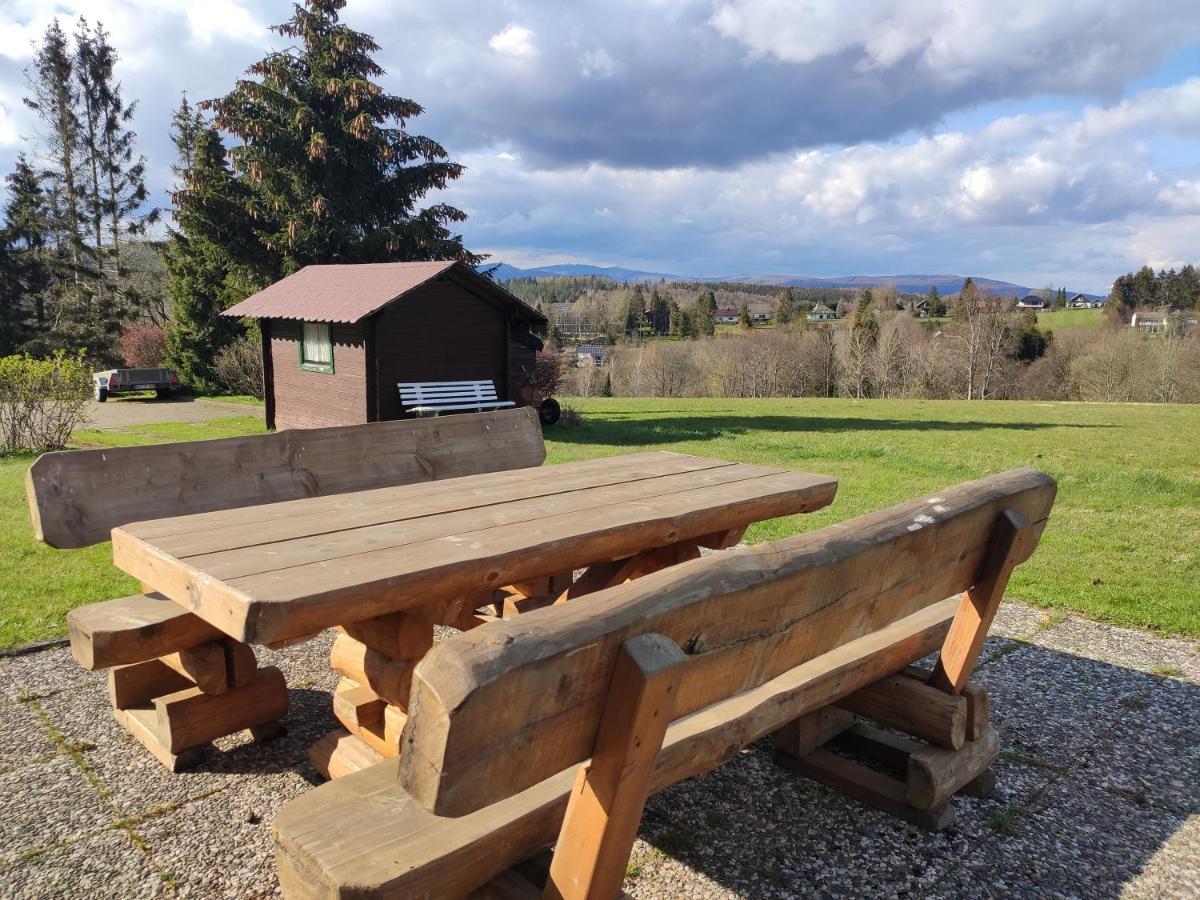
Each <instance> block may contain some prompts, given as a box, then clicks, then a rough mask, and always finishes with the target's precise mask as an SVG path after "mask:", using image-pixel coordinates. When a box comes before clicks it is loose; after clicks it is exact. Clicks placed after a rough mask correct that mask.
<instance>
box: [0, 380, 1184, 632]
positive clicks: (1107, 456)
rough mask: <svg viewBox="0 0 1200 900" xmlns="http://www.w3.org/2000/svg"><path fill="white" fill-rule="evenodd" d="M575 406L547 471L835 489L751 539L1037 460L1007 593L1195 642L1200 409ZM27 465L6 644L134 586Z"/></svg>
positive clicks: (594, 402)
mask: <svg viewBox="0 0 1200 900" xmlns="http://www.w3.org/2000/svg"><path fill="white" fill-rule="evenodd" d="M572 405H574V406H576V408H578V409H580V410H581V411H582V412H583V413H584V417H585V422H584V424H583V425H582V426H579V427H577V428H570V429H566V428H561V427H560V428H554V429H550V431H549V433H548V434H547V444H548V449H549V462H551V463H560V462H566V461H569V460H575V459H586V458H590V457H596V456H607V455H612V454H617V453H630V452H634V451H636V450H643V449H659V450H677V451H681V452H686V453H696V454H701V455H706V456H715V457H720V458H724V459H731V460H738V461H743V462H754V463H762V464H768V465H777V466H783V467H786V468H791V469H799V470H805V471H811V472H819V473H824V474H829V475H834V476H836V477H837V478H838V479H839V483H840V487H839V489H838V496H837V499H836V500H835V501H834V503H833V505H832V506H831V507H830V508H829V509H827V510H824V511H822V512H820V513H817V514H815V515H811V516H801V517H792V518H788V519H779V520H775V521H773V522H767V523H763V524H760V525H758V526H755V527H754V528H753V529H751V531H750V532H749V533H748V535H747V539H749V540H765V539H773V538H779V537H783V536H786V535H788V534H792V533H795V532H796V531H801V530H805V529H809V528H816V527H820V526H822V525H825V524H828V523H830V522H834V521H837V520H840V519H845V518H849V517H851V516H855V515H859V514H861V513H865V512H869V511H871V510H874V509H878V508H880V507H882V506H885V505H887V504H889V503H896V502H900V501H903V500H908V499H912V498H914V497H918V496H921V495H923V494H928V493H930V492H933V491H936V490H938V489H939V488H941V487H944V486H946V485H949V484H952V483H955V482H959V481H964V480H967V479H970V478H977V477H979V476H981V475H985V474H989V473H992V472H996V471H999V470H1001V469H1005V468H1009V467H1011V466H1019V465H1031V466H1036V467H1038V468H1040V469H1044V470H1045V471H1047V472H1049V473H1051V474H1052V475H1054V476H1055V477H1056V478H1057V479H1058V481H1059V486H1060V491H1059V499H1058V503H1057V505H1056V506H1055V511H1054V515H1053V518H1052V521H1051V523H1050V526H1049V527H1048V528H1047V530H1046V535H1045V538H1044V540H1043V543H1042V547H1041V549H1040V550H1039V552H1038V553H1037V555H1036V556H1035V557H1034V558H1033V560H1031V561H1030V562H1029V563H1028V564H1026V565H1025V566H1022V567H1021V569H1019V570H1018V571H1017V574H1016V575H1015V576H1014V578H1013V581H1012V584H1011V587H1010V591H1009V593H1010V595H1011V596H1014V597H1020V598H1022V599H1024V600H1026V601H1028V602H1030V603H1034V604H1037V605H1039V606H1044V607H1051V608H1063V609H1072V610H1077V611H1079V612H1081V613H1083V614H1084V615H1087V616H1090V617H1092V618H1095V619H1100V620H1104V621H1108V622H1114V623H1117V624H1121V625H1131V626H1137V627H1143V628H1150V629H1154V630H1157V631H1161V632H1165V633H1170V634H1179V635H1185V636H1189V637H1197V636H1200V602H1198V601H1197V592H1196V585H1197V583H1198V582H1200V469H1198V467H1197V464H1196V441H1195V437H1194V436H1195V435H1198V434H1200V407H1196V406H1152V405H1143V404H1085V403H1035V402H987V403H979V402H973V403H971V402H964V401H902V400H897V401H891V400H864V401H853V400H642V399H623V398H610V399H589V400H578V401H572ZM261 427H262V425H261V422H260V421H259V420H258V419H256V418H255V417H254V416H233V417H226V418H221V419H214V420H212V421H210V422H206V423H203V424H200V425H183V424H167V425H162V424H156V425H143V426H138V427H136V428H131V429H125V430H120V431H105V432H91V431H89V432H80V433H79V434H78V435H77V437H78V439H79V440H80V441H82V442H86V443H89V444H103V445H109V446H120V445H129V444H135V443H155V442H162V441H170V440H198V439H203V438H212V437H226V436H230V435H234V434H249V433H253V432H255V431H257V430H259V429H261ZM1189 436H1191V437H1190V439H1189ZM29 462H30V459H29V458H28V457H25V458H11V459H5V460H0V559H3V561H4V566H3V567H2V568H0V646H3V645H11V644H16V643H22V642H25V641H31V640H36V639H39V638H43V637H50V636H54V635H59V634H62V633H63V632H64V631H65V626H64V624H63V616H64V615H65V614H66V611H67V610H69V609H71V608H72V607H74V606H77V605H80V604H82V603H86V602H91V601H95V600H104V599H107V598H109V597H117V596H121V595H122V594H125V593H131V592H134V591H136V590H137V586H136V584H135V583H134V582H133V580H132V579H129V578H127V577H126V576H124V575H122V574H121V573H120V572H118V571H117V570H116V569H114V568H113V567H112V565H111V562H110V559H111V556H110V553H111V551H110V548H109V546H108V545H107V544H104V545H101V546H98V547H92V548H88V549H86V550H72V551H56V550H51V549H49V548H47V547H44V546H42V545H41V544H38V543H36V542H34V541H33V539H32V537H31V535H30V528H29V516H28V512H27V510H26V506H25V495H24V484H23V479H24V474H25V469H26V468H27V466H28V465H29Z"/></svg>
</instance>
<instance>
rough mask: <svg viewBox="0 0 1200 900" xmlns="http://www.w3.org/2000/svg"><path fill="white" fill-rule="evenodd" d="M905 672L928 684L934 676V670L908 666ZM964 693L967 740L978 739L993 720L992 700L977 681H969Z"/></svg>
mask: <svg viewBox="0 0 1200 900" xmlns="http://www.w3.org/2000/svg"><path fill="white" fill-rule="evenodd" d="M904 674H906V675H908V676H909V677H910V678H915V679H917V680H918V681H923V682H925V683H926V684H928V683H929V679H930V678H932V677H933V670H932V669H924V668H921V667H920V666H908V667H907V668H906V669H905V670H904ZM962 695H963V696H964V697H966V698H967V740H968V741H977V740H979V738H980V737H981V736H982V735H983V731H984V728H985V727H986V726H987V725H988V723H989V722H990V721H991V715H992V713H991V708H992V707H991V701H990V700H989V699H988V693H987V689H986V688H984V686H983V685H982V684H979V683H978V682H975V681H968V682H967V686H966V687H964V688H963V691H962Z"/></svg>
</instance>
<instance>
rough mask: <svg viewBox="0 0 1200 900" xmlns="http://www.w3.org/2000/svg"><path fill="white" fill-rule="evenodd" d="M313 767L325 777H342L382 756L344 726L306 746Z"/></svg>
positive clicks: (365, 766) (367, 765) (368, 765)
mask: <svg viewBox="0 0 1200 900" xmlns="http://www.w3.org/2000/svg"><path fill="white" fill-rule="evenodd" d="M308 758H309V760H310V761H311V762H312V764H313V768H314V769H316V770H317V771H318V772H320V773H321V774H322V775H324V776H325V777H326V778H329V779H334V778H342V777H344V776H346V775H351V774H353V773H354V772H361V771H362V770H363V769H366V768H368V767H370V766H373V765H376V764H378V763H381V762H383V760H384V756H383V754H381V753H378V752H376V751H375V750H372V749H371V748H370V747H369V746H367V744H366V743H365V742H364V741H363V740H362V739H360V738H358V737H355V736H354V735H352V734H351V733H350V732H348V731H346V730H345V729H344V728H339V729H337V730H336V731H331V732H329V734H327V735H325V737H323V738H321V739H320V740H319V741H317V742H316V743H315V744H313V745H312V746H311V747H309V748H308Z"/></svg>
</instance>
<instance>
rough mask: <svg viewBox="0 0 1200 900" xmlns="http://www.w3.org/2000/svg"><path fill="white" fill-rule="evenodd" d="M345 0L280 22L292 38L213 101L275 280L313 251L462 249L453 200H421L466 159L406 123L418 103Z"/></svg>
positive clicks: (309, 0) (344, 257)
mask: <svg viewBox="0 0 1200 900" xmlns="http://www.w3.org/2000/svg"><path fill="white" fill-rule="evenodd" d="M345 5H346V3H345V0H306V2H305V3H304V4H303V5H299V4H297V5H296V6H295V7H294V12H293V15H292V17H291V18H290V19H289V20H288V21H287V22H284V23H283V24H282V25H279V26H276V28H275V30H276V31H277V32H278V33H279V34H281V35H283V36H284V37H286V38H288V39H290V40H292V41H294V42H295V45H294V46H292V47H290V48H289V49H287V50H283V51H280V52H277V53H271V54H270V55H269V56H267V57H266V58H265V59H263V60H261V61H259V62H257V63H255V64H254V65H253V66H251V67H250V70H249V75H250V76H252V77H250V78H244V79H242V80H239V81H238V82H237V84H236V86H235V87H234V89H233V90H232V91H231V92H230V93H229V94H227V95H226V96H224V97H221V98H219V99H217V100H213V101H209V103H208V104H206V105H207V106H208V107H209V108H211V109H212V110H213V111H214V112H215V124H216V126H217V127H218V128H220V129H222V130H223V131H226V132H228V133H229V134H231V135H233V136H234V137H236V138H237V139H238V140H239V141H240V142H241V143H240V144H239V145H237V146H234V147H232V148H231V150H230V158H231V160H232V162H233V167H234V170H235V172H236V173H237V174H238V176H240V177H241V178H242V179H244V182H245V184H246V186H247V188H248V190H249V192H250V202H249V203H248V204H247V206H246V208H245V209H244V210H243V211H242V212H241V216H242V218H243V219H244V220H245V221H246V223H247V224H248V226H249V230H250V231H251V232H252V234H253V236H254V238H255V240H256V242H257V243H258V244H259V246H260V247H261V248H262V249H263V250H264V251H266V252H265V254H264V255H263V259H264V262H265V265H264V267H263V268H262V269H261V270H260V271H259V272H258V275H259V276H260V280H262V281H263V282H264V283H269V282H270V281H273V280H275V279H276V278H278V277H280V276H282V275H287V274H289V273H291V272H294V271H296V270H297V269H299V268H301V267H302V266H305V265H308V264H309V263H338V262H342V263H356V262H387V261H393V260H421V259H461V260H466V261H468V262H471V263H477V262H479V261H480V257H477V256H475V255H473V254H471V253H469V252H468V251H467V250H466V249H465V248H464V247H463V243H462V238H461V236H460V235H455V234H453V233H452V232H451V231H450V229H449V227H448V226H449V225H451V224H453V223H457V222H460V221H462V220H463V219H464V218H465V217H466V216H465V214H464V213H463V212H461V211H460V210H458V209H456V208H454V207H452V206H449V205H447V204H444V203H437V204H434V205H432V206H429V207H425V208H418V207H417V204H418V202H419V201H420V200H421V198H422V197H424V196H425V194H427V193H428V192H429V191H432V190H436V189H440V188H444V187H445V186H446V185H447V184H448V183H449V182H450V181H452V180H454V179H456V178H458V177H459V175H461V174H462V171H463V168H462V166H461V165H459V164H458V163H455V162H452V161H450V160H449V159H448V157H447V154H446V151H445V150H444V149H443V148H442V146H441V145H440V144H438V143H437V142H436V141H434V140H432V139H430V138H428V137H423V136H420V135H415V134H410V133H409V132H408V131H407V130H406V127H405V126H406V124H407V122H408V121H409V120H411V119H413V118H414V117H416V116H418V115H420V114H421V112H422V108H421V106H420V105H419V104H417V103H416V102H414V101H413V100H409V99H405V98H403V97H399V96H396V95H393V94H388V93H386V92H385V91H384V90H383V89H382V87H380V85H379V84H378V82H377V79H378V78H379V76H381V75H382V74H383V69H381V68H380V67H379V65H378V64H377V63H376V62H375V61H374V60H373V59H372V55H373V54H375V53H376V52H377V51H378V50H379V47H378V45H377V44H376V43H375V41H374V40H373V39H372V38H371V37H370V36H369V35H367V34H364V33H362V32H360V31H354V30H353V29H351V28H349V27H347V26H346V25H344V24H342V23H341V22H340V21H339V11H340V10H341V9H342V8H343V7H344V6H345Z"/></svg>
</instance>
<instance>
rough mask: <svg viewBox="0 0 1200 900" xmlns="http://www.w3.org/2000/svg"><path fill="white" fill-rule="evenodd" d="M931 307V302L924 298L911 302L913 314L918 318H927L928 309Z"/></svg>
mask: <svg viewBox="0 0 1200 900" xmlns="http://www.w3.org/2000/svg"><path fill="white" fill-rule="evenodd" d="M931 308H932V304H931V303H930V302H929V301H928V300H926V299H924V298H922V299H920V300H917V301H915V302H914V303H913V304H912V312H913V315H914V316H916V317H917V318H918V319H928V318H929V310H930V309H931Z"/></svg>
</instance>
